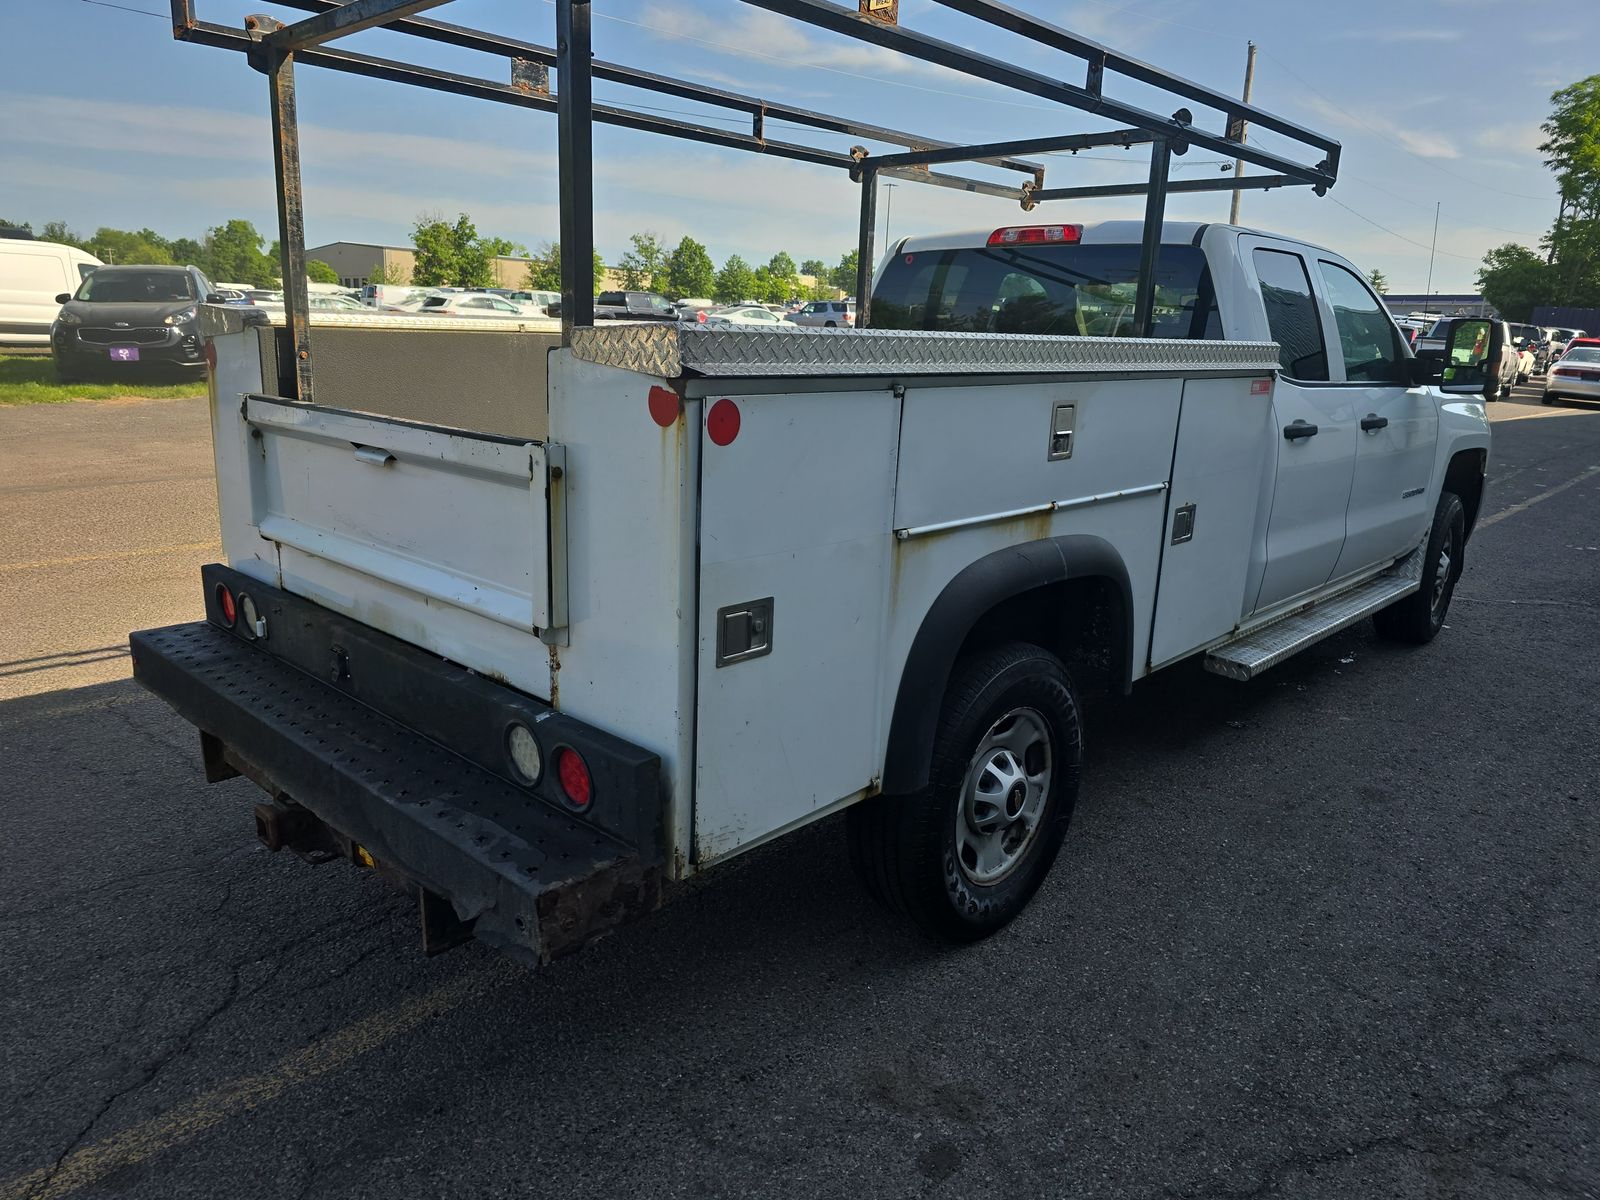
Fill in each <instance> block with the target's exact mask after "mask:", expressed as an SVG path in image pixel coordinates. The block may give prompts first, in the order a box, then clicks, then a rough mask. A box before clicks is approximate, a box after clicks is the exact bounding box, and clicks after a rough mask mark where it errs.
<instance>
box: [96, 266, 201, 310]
mask: <svg viewBox="0 0 1600 1200" xmlns="http://www.w3.org/2000/svg"><path fill="white" fill-rule="evenodd" d="M77 298H78V299H79V300H98V301H99V302H100V303H102V304H135V303H154V304H170V303H172V302H173V301H178V300H194V299H196V298H197V297H196V296H195V294H194V284H193V283H192V282H191V281H190V279H189V273H188V272H187V271H119V270H117V269H116V268H115V267H101V268H99V269H98V270H97V271H95V273H94V274H93V275H90V276H89V277H88V278H87V279H85V280H84V281H83V283H82V284H80V285H79V287H78V295H77Z"/></svg>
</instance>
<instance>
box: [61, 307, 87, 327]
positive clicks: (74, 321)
mask: <svg viewBox="0 0 1600 1200" xmlns="http://www.w3.org/2000/svg"><path fill="white" fill-rule="evenodd" d="M56 320H58V321H60V322H61V323H62V324H63V325H82V324H83V318H82V317H80V316H78V314H77V313H69V312H68V311H67V310H66V309H64V308H63V309H62V310H61V311H60V312H58V313H57V314H56Z"/></svg>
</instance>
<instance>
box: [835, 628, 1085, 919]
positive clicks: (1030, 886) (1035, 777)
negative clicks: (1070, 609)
mask: <svg viewBox="0 0 1600 1200" xmlns="http://www.w3.org/2000/svg"><path fill="white" fill-rule="evenodd" d="M1082 752H1083V735H1082V730H1081V726H1080V723H1079V718H1078V701H1077V696H1076V693H1075V692H1074V690H1073V686H1072V680H1071V678H1070V677H1069V676H1068V675H1067V671H1066V668H1065V667H1064V666H1063V665H1062V664H1061V661H1060V660H1059V659H1058V658H1056V657H1055V655H1053V654H1051V653H1049V652H1048V651H1046V650H1043V649H1041V648H1040V647H1038V646H1032V645H1025V644H1022V643H1013V644H1010V645H1005V646H999V647H996V648H994V649H992V650H986V651H981V652H978V653H976V654H973V655H969V656H967V657H966V658H963V659H962V660H961V661H960V662H959V663H957V665H956V669H955V670H954V671H953V672H952V674H951V679H950V686H949V689H948V690H947V692H946V694H945V701H944V708H943V711H942V712H941V714H940V718H939V730H938V734H937V736H936V739H935V742H934V749H933V761H932V763H931V766H930V770H929V782H928V786H927V788H925V789H924V790H923V791H922V792H921V793H918V794H916V795H912V796H880V797H876V798H874V799H872V800H868V801H865V802H863V803H861V804H858V805H856V806H855V807H854V808H853V809H851V810H850V813H849V817H848V827H849V835H850V857H851V861H852V862H853V863H854V865H855V868H856V871H857V873H858V874H859V875H860V877H861V880H862V882H863V883H864V884H865V885H866V887H867V890H868V891H869V892H871V893H872V895H873V897H874V898H875V899H877V900H878V901H879V902H880V903H881V904H883V905H885V906H886V907H888V908H890V909H892V910H895V911H898V912H900V913H903V914H905V915H906V916H909V917H910V918H911V919H912V920H913V921H915V922H916V923H917V924H918V925H920V926H921V927H922V928H923V929H925V930H926V931H928V932H929V933H932V934H934V935H935V936H937V937H941V938H944V939H946V940H948V941H952V942H972V941H977V940H978V939H979V938H983V937H987V936H988V935H989V934H991V933H993V932H995V931H996V930H997V929H1000V928H1001V927H1002V926H1004V925H1005V924H1006V923H1007V922H1009V921H1010V920H1011V919H1012V918H1013V917H1015V916H1016V915H1017V914H1018V913H1019V912H1021V911H1022V908H1023V906H1024V905H1026V904H1027V902H1028V900H1029V899H1030V898H1031V897H1032V896H1033V893H1034V892H1035V891H1036V890H1037V889H1038V887H1039V885H1040V884H1041V883H1042V882H1043V881H1044V877H1045V875H1047V874H1048V873H1049V870H1050V865H1051V863H1053V862H1054V861H1055V857H1056V852H1057V850H1059V849H1060V846H1061V839H1062V837H1063V836H1064V835H1065V833H1066V829H1067V823H1068V821H1069V820H1070V819H1071V817H1072V807H1073V804H1074V802H1075V801H1076V799H1077V795H1078V768H1079V763H1080V761H1081V759H1082Z"/></svg>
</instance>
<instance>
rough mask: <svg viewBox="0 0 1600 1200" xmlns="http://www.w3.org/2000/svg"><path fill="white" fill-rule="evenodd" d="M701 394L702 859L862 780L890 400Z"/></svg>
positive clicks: (873, 711) (870, 733)
mask: <svg viewBox="0 0 1600 1200" xmlns="http://www.w3.org/2000/svg"><path fill="white" fill-rule="evenodd" d="M700 409H701V411H702V413H703V414H704V416H703V418H702V420H703V437H704V441H703V444H702V449H701V480H700V489H701V490H700V550H699V553H700V599H699V653H698V678H699V688H698V697H697V702H696V730H695V741H696V753H695V773H696V781H695V808H694V845H695V852H694V853H695V861H696V862H697V863H706V862H710V861H712V860H714V859H716V858H719V857H721V856H723V855H725V854H727V853H729V852H730V851H733V850H736V849H738V848H739V847H741V846H744V845H747V844H749V843H751V842H754V841H757V840H759V839H761V838H763V837H765V836H767V835H769V834H771V833H774V832H776V831H779V830H781V829H784V828H785V827H787V826H791V825H794V824H797V823H801V822H803V821H804V820H805V819H807V818H808V817H810V816H812V815H814V814H815V813H816V812H817V811H818V810H819V809H822V808H825V807H827V806H829V805H831V804H833V803H835V802H836V801H840V800H844V799H847V798H849V797H851V796H856V795H860V794H863V793H865V792H867V791H868V790H869V789H870V788H871V787H872V786H873V785H874V783H875V779H876V776H877V775H878V773H879V770H880V767H881V762H880V759H881V753H882V744H883V736H884V731H883V730H881V729H880V728H878V725H879V718H878V713H879V711H880V704H879V694H878V693H879V688H880V686H881V676H882V673H883V653H884V651H883V627H884V622H885V603H886V597H887V589H888V575H889V563H890V555H891V543H892V538H893V534H892V531H891V527H890V521H891V518H892V515H893V510H894V480H895V462H896V449H897V442H898V436H899V426H900V402H899V400H898V399H897V398H896V397H895V396H894V395H893V394H892V393H891V392H890V391H889V390H888V389H882V390H874V391H866V392H815V393H799V394H788V395H746V396H732V397H729V396H717V395H715V394H712V395H711V396H708V397H707V398H706V399H705V401H704V402H703V403H702V405H701V406H700Z"/></svg>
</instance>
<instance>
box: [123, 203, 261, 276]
mask: <svg viewBox="0 0 1600 1200" xmlns="http://www.w3.org/2000/svg"><path fill="white" fill-rule="evenodd" d="M263 240H264V239H263V238H262V236H261V235H260V234H259V233H257V232H256V227H255V226H254V225H252V224H251V223H250V222H249V221H245V220H241V219H239V218H235V219H234V220H232V221H228V222H227V223H225V224H222V225H218V226H215V227H214V228H212V229H209V230H207V231H206V240H205V245H204V247H203V250H204V252H203V254H202V256H201V259H202V261H201V262H199V263H197V264H196V265H197V266H199V267H200V268H201V269H202V270H204V271H205V273H206V274H207V275H208V276H210V278H211V279H212V280H213V281H214V282H221V283H248V284H252V285H254V286H256V287H261V286H264V285H266V284H270V283H271V282H272V281H273V280H275V279H277V277H278V274H279V270H278V255H277V252H276V249H274V251H273V252H272V253H271V254H264V253H262V250H261V243H262V241H263ZM101 257H104V256H103V255H102V256H101Z"/></svg>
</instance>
